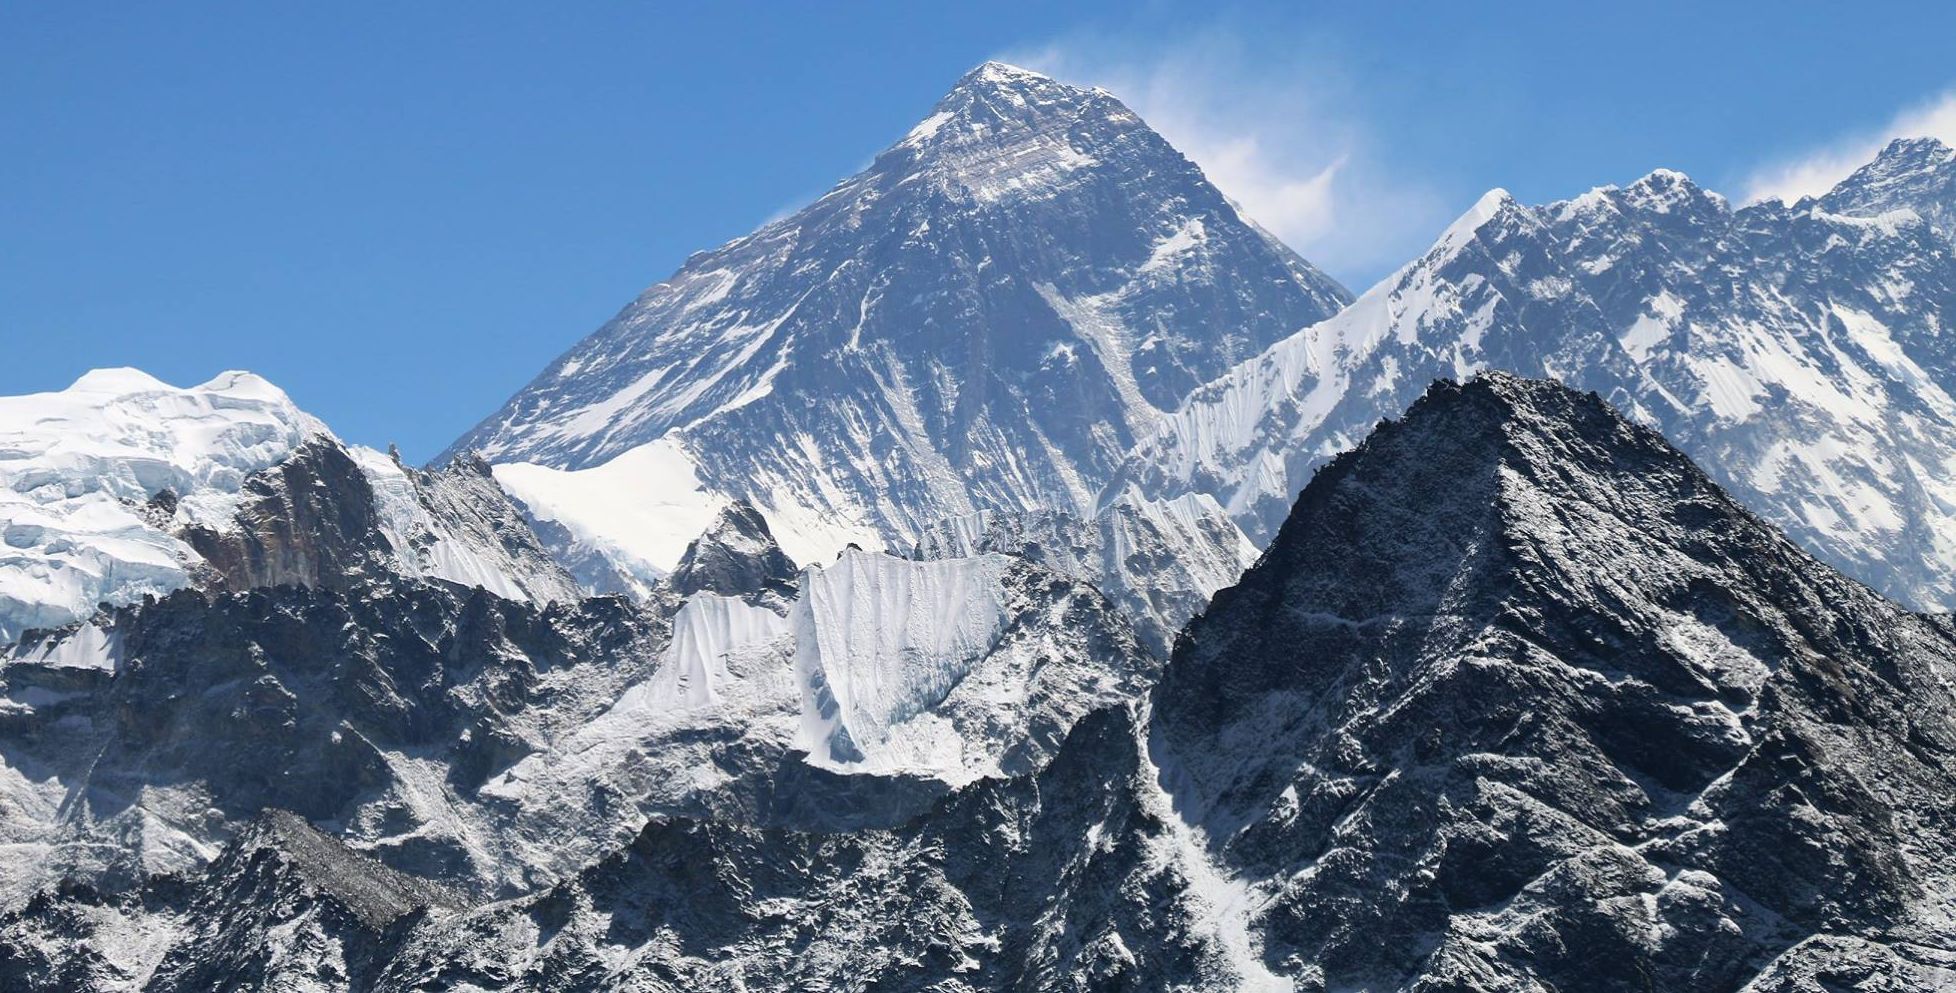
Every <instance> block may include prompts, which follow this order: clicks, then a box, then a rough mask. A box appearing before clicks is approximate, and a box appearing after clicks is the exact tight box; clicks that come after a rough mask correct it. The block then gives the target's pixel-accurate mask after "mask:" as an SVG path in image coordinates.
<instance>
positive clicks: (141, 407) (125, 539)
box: [0, 369, 582, 645]
mask: <svg viewBox="0 0 1956 993" xmlns="http://www.w3.org/2000/svg"><path fill="white" fill-rule="evenodd" d="M0 527H4V530H5V532H6V534H7V541H6V543H5V546H4V550H0V645H5V644H7V643H9V642H12V641H14V640H15V639H17V638H19V637H20V636H21V634H22V633H23V632H24V631H26V630H28V629H32V628H56V627H61V626H63V625H67V624H70V623H73V622H75V621H78V620H84V619H87V618H89V617H91V616H92V615H94V614H95V613H96V611H97V608H98V606H100V605H103V604H107V605H109V606H112V607H114V606H123V605H128V604H132V603H136V602H139V601H140V600H142V598H144V597H146V596H161V595H163V594H166V593H169V592H171V591H173V590H178V589H183V588H186V587H194V586H202V587H207V588H213V589H238V588H248V587H253V586H268V585H275V584H278V583H305V584H325V585H333V584H342V585H344V584H352V583H357V582H358V581H360V580H361V579H363V578H369V577H373V576H377V575H380V574H382V573H392V574H399V575H405V576H411V577H427V578H431V579H439V580H444V581H449V582H455V583H461V584H464V585H471V586H481V587H483V588H485V589H489V590H491V591H493V592H495V593H498V594H500V595H503V596H507V597H513V598H517V599H525V600H534V601H538V602H545V601H551V600H575V599H577V598H579V597H580V596H581V595H582V594H581V592H580V591H579V590H578V587H577V584H576V582H575V581H574V580H573V579H572V578H571V577H570V576H569V575H567V574H566V573H565V572H564V571H563V570H562V569H561V568H560V567H559V566H557V565H556V563H555V562H554V560H553V559H552V558H551V556H550V554H549V553H548V552H546V551H545V550H544V547H543V546H542V545H541V544H540V543H539V542H538V541H537V539H536V537H535V536H534V535H533V534H532V533H531V532H530V530H529V528H528V526H527V525H526V524H525V523H524V521H523V517H522V515H521V513H520V511H518V509H517V508H516V507H515V506H514V505H512V504H511V503H510V502H509V499H508V498H507V497H506V496H505V495H504V494H503V493H502V491H501V490H500V489H499V488H498V487H496V486H495V484H494V481H493V480H492V479H491V478H490V477H489V475H488V469H487V467H486V466H484V465H482V464H481V463H475V462H469V461H468V460H457V461H456V462H454V463H452V464H451V465H450V466H448V467H447V468H444V469H443V470H440V471H438V472H422V471H418V470H414V469H409V468H405V467H403V466H402V465H401V464H400V461H399V460H398V459H397V458H393V457H391V456H388V455H383V454H381V453H379V452H376V451H373V450H371V449H363V448H359V447H353V446H347V445H344V444H343V443H341V442H340V441H339V440H338V439H337V438H334V437H333V435H332V433H331V432H330V431H328V430H327V428H326V426H325V425H324V424H322V423H320V422H319V421H318V420H317V419H316V418H313V417H312V416H310V415H308V414H306V413H305V412H304V411H301V410H300V409H299V408H298V407H297V406H296V405H294V404H293V403H292V401H291V399H290V398H288V397H287V396H286V395H285V393H284V392H282V391H281V390H279V389H278V388H277V387H276V386H273V385H272V384H271V383H268V382H266V381H265V380H263V379H261V378H259V377H257V376H254V375H252V374H250V373H244V372H227V373H224V374H223V375H220V376H218V377H217V378H215V379H213V380H211V381H210V382H208V383H204V384H202V385H199V386H194V387H190V388H187V389H184V388H178V387H173V386H170V385H168V384H166V383H163V382H161V381H160V380H157V379H155V378H154V377H152V376H149V375H147V374H145V373H142V372H139V371H137V370H134V369H103V370H97V371H95V372H91V373H89V374H87V375H85V376H83V377H82V378H80V379H79V380H77V381H76V382H75V383H74V385H72V386H70V387H69V388H68V389H66V390H62V391H59V392H54V393H37V394H31V395H27V396H17V397H0Z"/></svg>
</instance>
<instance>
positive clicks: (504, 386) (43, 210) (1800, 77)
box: [0, 2, 1956, 459]
mask: <svg viewBox="0 0 1956 993" xmlns="http://www.w3.org/2000/svg"><path fill="white" fill-rule="evenodd" d="M671 6H672V7H673V8H675V9H661V8H660V7H655V6H654V5H650V4H625V3H617V4H599V3H590V4H567V5H547V4H535V3H497V2H480V3H470V4H460V3H455V4H438V3H416V4H399V5H379V4H374V5H367V4H362V3H353V2H349V3H340V4H330V5H329V4H311V5H301V4H262V3H237V4H227V3H216V2H212V3H203V4H197V5H169V4H119V5H88V4H32V3H23V4H10V5H5V6H4V7H0V149H4V151H0V238H4V247H0V357H4V360H3V361H0V393H23V392H30V391H35V390H43V389H54V388H59V387H61V386H65V385H66V384H67V383H68V382H70V381H72V380H73V379H74V378H75V377H76V376H77V375H79V374H80V373H81V372H83V371H85V370H86V369H88V368H90V367H93V366H101V365H136V366H140V367H142V368H144V369H146V370H148V371H150V372H152V373H154V374H156V375H158V376H161V377H163V378H164V379H167V380H170V381H172V382H177V383H185V384H187V383H195V382H201V381H203V380H204V379H207V378H209V377H210V376H212V375H214V374H215V373H217V372H218V371H220V370H223V369H227V368H248V369H252V370H254V371H257V372H260V373H262V374H264V375H266V376H267V377H269V378H271V379H272V380H273V381H274V382H277V383H279V384H280V385H282V386H284V387H285V388H286V389H287V390H288V391H289V392H290V393H291V394H292V395H293V396H294V397H295V398H296V399H297V400H298V401H299V402H300V403H301V404H302V405H303V406H305V407H306V408H307V409H309V410H311V411H313V412H314V413H316V414H318V415H320V416H321V417H323V418H325V419H326V421H327V422H328V423H329V424H331V425H333V427H334V428H335V430H336V431H338V432H339V433H340V434H341V435H342V436H343V437H346V438H348V439H351V440H354V441H359V442H363V443H367V444H374V445H384V444H386V443H387V442H389V441H398V442H399V443H400V444H401V446H402V448H403V450H404V451H405V452H406V454H407V455H408V456H409V457H410V458H417V459H419V458H426V457H430V456H432V455H434V454H435V453H436V452H437V451H439V450H440V449H441V448H442V447H443V446H444V445H445V444H446V443H447V442H448V441H450V440H452V439H453V438H454V437H455V436H456V435H458V434H460V433H461V432H462V431H463V430H465V429H466V428H468V427H469V426H470V425H471V424H473V423H474V421H475V420H477V419H478V418H480V417H482V416H483V415H485V414H487V413H489V412H490V411H491V410H492V409H494V408H495V407H496V406H497V405H498V404H500V403H501V402H502V400H503V399H504V398H506V397H507V396H508V395H509V394H510V393H511V392H513V391H514V390H515V389H516V388H518V387H520V386H521V385H522V384H523V383H524V382H526V381H527V380H528V379H529V377H530V376H531V375H532V374H534V373H535V372H536V371H537V370H539V369H541V368H542V367H543V366H544V364H545V363H547V362H548V361H549V360H550V359H551V358H553V357H554V356H555V355H557V354H558V353H559V352H561V351H563V350H564V349H565V348H566V347H568V346H569V345H570V344H571V343H572V342H574V341H576V340H577V339H578V338H580V337H581V336H583V335H584V334H586V333H588V332H589V331H590V330H592V329H593V328H595V327H596V326H597V325H598V324H599V323H601V322H602V321H603V320H605V319H606V318H607V317H609V316H610V315H611V314H612V313H614V312H615V311H616V310H617V309H618V308H619V307H621V306H622V305H624V304H625V303H626V302H627V301H628V300H630V299H631V297H632V296H634V295H635V294H636V293H637V292H638V291H639V290H641V289H643V288H644V287H645V286H647V285H649V284H651V283H654V282H656V281H658V280H659V279H661V278H663V277H664V276H665V275H667V274H668V273H670V272H671V271H672V270H673V269H674V268H675V267H676V266H677V265H678V264H679V263H680V261H681V260H683V259H684V258H685V257H686V255H688V254H689V253H691V252H693V251H696V250H700V249H704V248H709V247H712V246H714V245H716V244H718V243H720V242H722V241H724V240H726V239H728V238H731V237H735V236H737V235H740V234H742V233H744V232H746V231H748V230H750V229H751V228H753V227H754V226H755V225H757V224H758V223H760V222H761V221H763V220H766V219H767V218H769V217H771V216H774V215H777V214H779V213H782V212H784V211H786V210H788V209H790V208H792V207H794V206H797V205H799V204H800V203H802V202H805V201H806V200H809V199H812V198H813V197H815V196H817V195H819V194H820V193H821V192H822V191H823V190H825V189H827V188H828V186H830V185H831V184H832V183H833V182H834V181H835V180H837V179H839V178H841V177H843V176H845V175H847V174H849V173H851V172H853V171H855V170H856V169H858V168H860V167H861V166H862V165H863V164H865V163H866V162H867V161H868V160H869V158H870V157H871V156H872V155H873V154H874V153H875V152H876V151H877V150H878V149H879V148H881V147H882V146H884V145H886V144H888V143H889V142H891V141H893V140H894V139H896V138H897V137H899V136H901V135H902V134H903V133H904V131H905V130H907V129H908V127H909V126H910V125H911V124H912V123H914V122H915V121H916V120H917V119H919V118H921V117H923V116H924V115H925V114H926V113H927V112H928V110H929V107H930V105H931V104H932V103H933V102H934V101H935V100H936V99H937V97H938V96H939V95H940V94H941V93H942V91H943V90H944V89H945V88H947V87H948V86H949V85H950V84H951V83H952V82H953V81H954V80H955V79H956V78H957V77H958V76H959V75H960V74H962V72H963V71H964V70H966V69H967V68H969V67H970V66H972V65H974V64H976V63H978V62H980V61H982V60H984V59H986V58H993V57H1000V58H1006V59H1008V60H1012V61H1017V62H1020V63H1022V64H1030V65H1033V66H1035V67H1037V68H1042V69H1045V70H1047V71H1050V72H1053V73H1054V74H1055V75H1058V76H1060V77H1061V78H1063V79H1068V80H1069V81H1074V82H1082V83H1095V84H1099V85H1105V86H1107V87H1109V88H1110V89H1113V90H1114V91H1115V92H1116V93H1117V94H1119V95H1121V96H1122V97H1123V98H1124V99H1126V100H1127V101H1128V102H1129V103H1130V105H1132V106H1134V107H1135V109H1137V110H1138V111H1140V112H1141V113H1142V114H1143V116H1145V117H1147V118H1149V119H1150V121H1151V122H1153V123H1155V124H1156V126H1157V127H1159V128H1160V129H1161V130H1162V131H1163V132H1164V133H1165V134H1167V135H1168V137H1169V138H1170V139H1171V140H1173V141H1175V142H1177V144H1178V145H1180V146H1181V147H1182V148H1183V150H1184V151H1185V152H1188V153H1189V154H1190V155H1191V157H1193V158H1195V159H1196V161H1197V162H1198V163H1200V164H1202V165H1203V166H1204V167H1205V168H1206V169H1208V170H1209V171H1210V173H1211V175H1212V176H1213V177H1215V178H1216V179H1218V181H1219V185H1222V186H1223V187H1224V189H1225V190H1226V191H1227V192H1230V193H1232V194H1233V195H1235V196H1237V197H1238V198H1239V199H1241V200H1243V201H1244V202H1246V203H1247V204H1248V205H1249V206H1250V208H1251V213H1252V214H1253V215H1256V216H1258V217H1259V218H1260V219H1262V220H1263V221H1264V222H1265V224H1266V225H1267V226H1270V227H1272V228H1273V229H1275V230H1277V231H1278V232H1279V233H1280V234H1283V235H1285V236H1286V237H1287V238H1288V239H1289V240H1291V241H1292V243H1293V244H1294V245H1295V246H1296V247H1298V248H1299V249H1300V250H1301V251H1303V252H1304V253H1305V254H1306V255H1307V256H1309V257H1311V258H1313V259H1314V260H1316V261H1318V262H1319V263H1320V264H1321V265H1323V266H1324V267H1325V268H1326V269H1328V270H1329V271H1331V272H1332V273H1333V274H1334V275H1336V276H1338V277H1339V278H1340V279H1343V280H1344V281H1346V282H1347V283H1348V284H1349V285H1351V286H1352V287H1353V288H1354V289H1363V288H1364V286H1365V285H1367V284H1369V283H1370V282H1371V281H1372V280H1374V279H1376V278H1377V277H1379V276H1381V275H1383V274H1384V273H1385V272H1387V271H1389V270H1390V269H1391V268H1393V267H1394V266H1395V265H1396V264H1397V263H1398V262H1400V261H1403V260H1404V259H1405V258H1406V257H1408V256H1410V255H1412V254H1415V253H1417V252H1418V251H1419V250H1420V249H1422V248H1423V247H1424V246H1425V245H1426V243H1427V242H1428V241H1430V240H1431V238H1432V237H1433V236H1434V235H1435V234H1436V233H1437V232H1438V231H1439V230H1440V229H1441V228H1442V227H1444V225H1445V223H1446V222H1447V220H1448V219H1450V218H1451V217H1452V216H1453V215H1454V214H1456V213H1458V212H1459V211H1460V210H1463V209H1465V208H1466V207H1467V206H1468V205H1470V204H1471V203H1472V202H1473V201H1474V200H1475V199H1476V197H1478V196H1479V194H1480V193H1482V192H1483V191H1484V190H1486V189H1487V188H1489V187H1493V186H1503V187H1506V188H1507V189H1509V190H1511V191H1512V192H1514V193H1515V194H1516V195H1517V196H1519V197H1520V198H1522V199H1523V200H1525V201H1540V200H1545V199H1552V198H1557V197H1563V196H1568V195H1572V194H1575V193H1579V192H1581V191H1583V190H1585V189H1588V188H1589V187H1591V186H1595V185H1599V184H1603V183H1624V182H1629V181H1631V180H1634V179H1635V178H1636V177H1638V176H1639V175H1642V174H1643V173H1645V172H1648V171H1649V170H1650V169H1653V168H1656V167H1659V166H1666V167H1671V168H1676V169H1681V170H1684V171H1685V172H1688V173H1690V174H1691V175H1692V176H1694V177H1696V178H1697V179H1698V180H1699V181H1700V182H1702V183H1704V184H1705V185H1707V186H1710V187H1712V188H1714V189H1717V190H1720V191H1721V192H1724V193H1726V194H1728V195H1730V196H1733V197H1735V198H1743V197H1746V196H1750V195H1754V194H1757V193H1761V192H1771V191H1778V190H1783V189H1798V188H1805V187H1811V186H1813V185H1814V184H1816V183H1824V181H1825V179H1826V178H1827V177H1828V176H1830V175H1833V174H1834V173H1837V172H1838V171H1839V170H1841V169H1843V168H1846V167H1848V165H1850V164H1851V163H1852V162H1853V161H1854V160H1855V159H1856V158H1858V157H1860V156H1863V155H1865V154H1868V152H1869V151H1870V150H1871V149H1872V148H1873V147H1874V146H1875V145H1876V143H1878V142H1879V141H1880V140H1881V139H1882V138H1883V137H1885V136H1887V135H1889V134H1891V133H1895V132H1897V131H1931V132H1939V133H1941V134H1942V136H1943V137H1945V139H1956V98H1952V97H1951V96H1950V94H1951V93H1952V86H1956V63H1952V61H1951V60H1950V59H1949V57H1948V39H1950V38H1952V37H1956V5H1948V4H1928V3H1917V4H1883V3H1878V2H1861V3H1856V4H1851V5H1847V4H1802V3H1779V4H1763V3H1761V4H1743V5H1742V4H1671V3H1640V4H1636V5H1610V9H1604V5H1567V4H1508V5H1503V6H1501V7H1500V8H1499V9H1498V10H1497V9H1494V8H1492V7H1487V8H1482V7H1481V5H1470V4H1459V3H1451V4H1424V5H1401V4H1395V5H1388V4H1354V3H1339V4H1292V3H1284V4H1268V5H1263V4H1223V5H1216V4H1187V5H1177V4H1147V5H1142V6H1141V7H1139V8H1136V7H1135V5H1132V4H1125V3H1122V4H1113V3H1109V4H1090V3H1087V4H1074V5H1067V6H1065V7H1064V9H1061V7H1060V6H1059V5H1051V4H1040V3H1024V4H1019V3H1002V4H987V5H982V6H981V5H976V4H969V5H964V4H916V3H905V4H887V5H883V4H874V5H872V4H849V5H829V4H786V3H770V4H758V5H751V6H748V5H740V4H733V3H726V4H716V5H711V6H709V5H685V6H683V7H682V6H681V5H671ZM1577 7H1583V8H1593V9H1571V8H1577ZM1476 8H1480V9H1476Z"/></svg>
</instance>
